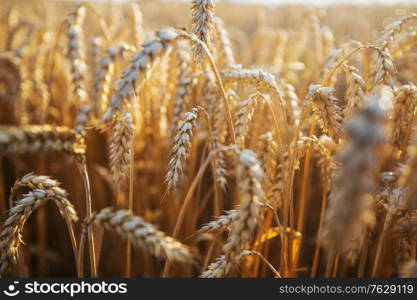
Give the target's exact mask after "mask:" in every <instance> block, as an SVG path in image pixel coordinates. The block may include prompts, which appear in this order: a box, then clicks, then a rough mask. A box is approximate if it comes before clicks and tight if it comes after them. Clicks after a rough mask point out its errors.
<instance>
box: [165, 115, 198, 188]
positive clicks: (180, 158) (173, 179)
mask: <svg viewBox="0 0 417 300" xmlns="http://www.w3.org/2000/svg"><path fill="white" fill-rule="evenodd" d="M199 113H200V109H199V108H193V109H192V110H191V112H187V113H184V115H183V119H182V122H180V124H179V125H178V128H177V135H176V136H175V139H174V146H173V148H172V151H171V159H170V161H169V164H168V173H167V175H166V177H165V180H166V182H167V183H168V188H175V186H176V185H177V184H178V181H179V179H180V178H179V176H180V174H181V171H182V167H183V165H182V164H183V163H184V161H185V160H186V159H187V157H188V153H189V150H190V147H191V137H192V135H193V129H194V128H195V126H196V120H197V118H198V116H199Z"/></svg>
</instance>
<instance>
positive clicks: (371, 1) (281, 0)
mask: <svg viewBox="0 0 417 300" xmlns="http://www.w3.org/2000/svg"><path fill="white" fill-rule="evenodd" d="M183 1H191V0H183ZM228 1H231V2H236V3H248V4H267V5H282V4H305V5H313V6H317V5H333V4H352V5H375V4H381V5H396V4H397V5H398V4H403V5H415V6H417V0H228ZM219 2H220V1H219Z"/></svg>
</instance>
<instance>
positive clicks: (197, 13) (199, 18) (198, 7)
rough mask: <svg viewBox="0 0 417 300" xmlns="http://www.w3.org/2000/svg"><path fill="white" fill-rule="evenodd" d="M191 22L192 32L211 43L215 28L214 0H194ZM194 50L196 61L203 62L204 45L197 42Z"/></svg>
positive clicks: (203, 40) (206, 42)
mask: <svg viewBox="0 0 417 300" xmlns="http://www.w3.org/2000/svg"><path fill="white" fill-rule="evenodd" d="M191 22H192V32H193V33H194V34H195V35H196V36H197V38H198V39H199V40H200V41H202V42H203V43H205V44H206V45H209V43H210V42H211V36H212V34H213V30H214V28H213V22H214V2H213V0H192V7H191ZM193 52H194V55H195V60H196V62H197V63H201V61H202V60H203V54H204V51H203V48H202V45H200V44H195V45H194V47H193Z"/></svg>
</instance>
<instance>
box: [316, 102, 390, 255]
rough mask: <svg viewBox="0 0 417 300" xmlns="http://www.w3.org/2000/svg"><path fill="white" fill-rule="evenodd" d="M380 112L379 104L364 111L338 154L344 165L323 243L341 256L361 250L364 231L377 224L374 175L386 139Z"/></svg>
mask: <svg viewBox="0 0 417 300" xmlns="http://www.w3.org/2000/svg"><path fill="white" fill-rule="evenodd" d="M381 113H382V111H381V110H380V108H379V107H378V106H377V104H372V105H371V104H370V105H369V106H368V107H367V108H365V109H363V110H361V111H360V112H359V113H358V114H357V115H356V117H354V118H353V119H352V121H351V122H350V123H349V125H348V127H347V133H348V135H349V137H350V139H351V141H350V143H349V144H348V145H347V146H346V147H345V148H344V149H343V150H342V151H341V152H340V153H339V157H338V158H339V160H340V162H341V164H342V166H341V169H340V172H339V173H338V174H337V175H336V178H335V179H334V186H333V187H332V194H331V200H330V207H329V209H328V211H327V213H326V219H325V224H324V229H323V232H322V236H321V240H322V243H323V245H325V246H326V247H327V248H328V249H331V250H334V251H338V252H339V253H341V254H343V253H344V254H346V252H347V251H349V250H350V251H353V250H352V249H359V248H360V247H361V244H362V242H363V228H366V227H369V226H371V225H372V224H373V223H374V221H375V212H374V203H373V198H372V196H371V195H372V193H373V191H374V186H375V183H374V180H373V178H372V174H373V173H374V171H375V168H376V167H377V152H376V151H377V148H378V146H379V145H381V142H382V140H383V133H382V130H381V127H380V126H381V125H380V120H381V117H382V116H381ZM346 178H349V180H348V182H346ZM350 184H352V185H350ZM352 241H353V243H354V245H352Z"/></svg>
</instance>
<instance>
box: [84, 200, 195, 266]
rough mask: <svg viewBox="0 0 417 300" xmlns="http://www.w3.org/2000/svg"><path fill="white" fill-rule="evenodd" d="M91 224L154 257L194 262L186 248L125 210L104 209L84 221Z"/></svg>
mask: <svg viewBox="0 0 417 300" xmlns="http://www.w3.org/2000/svg"><path fill="white" fill-rule="evenodd" d="M92 223H94V224H96V225H97V226H104V227H105V228H106V229H108V230H111V231H115V232H117V233H118V234H119V235H120V236H121V237H122V238H124V239H127V240H129V241H131V242H132V244H133V246H135V247H138V248H142V249H144V250H145V251H147V252H148V253H149V254H152V255H155V256H156V257H161V258H164V259H167V260H174V261H178V262H183V263H194V262H195V258H194V256H193V254H192V253H191V250H190V249H189V248H188V247H187V246H185V245H183V244H182V243H180V242H179V241H177V240H175V239H173V238H171V237H169V236H167V235H165V233H163V232H162V231H159V230H157V229H156V228H155V227H154V226H153V225H152V224H149V223H147V222H145V221H144V220H143V219H142V218H140V217H138V216H135V215H133V214H132V213H131V212H129V211H127V210H115V209H114V208H112V207H108V208H104V209H102V210H101V211H99V212H98V213H96V214H93V215H92V217H91V218H90V219H87V220H86V224H87V225H88V224H92Z"/></svg>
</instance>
